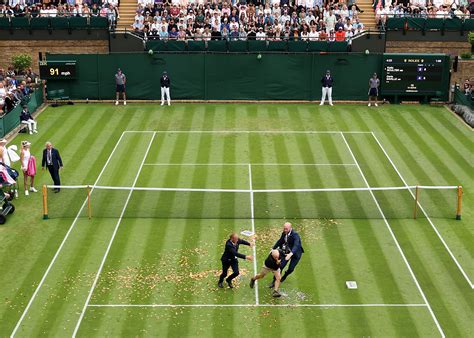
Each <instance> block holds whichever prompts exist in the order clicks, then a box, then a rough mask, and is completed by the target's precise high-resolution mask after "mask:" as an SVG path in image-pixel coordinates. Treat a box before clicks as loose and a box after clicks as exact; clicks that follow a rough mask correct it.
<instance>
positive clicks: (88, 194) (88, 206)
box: [87, 185, 92, 219]
mask: <svg viewBox="0 0 474 338" xmlns="http://www.w3.org/2000/svg"><path fill="white" fill-rule="evenodd" d="M87 215H88V216H89V219H91V218H92V208H91V187H90V186H89V185H88V186H87Z"/></svg>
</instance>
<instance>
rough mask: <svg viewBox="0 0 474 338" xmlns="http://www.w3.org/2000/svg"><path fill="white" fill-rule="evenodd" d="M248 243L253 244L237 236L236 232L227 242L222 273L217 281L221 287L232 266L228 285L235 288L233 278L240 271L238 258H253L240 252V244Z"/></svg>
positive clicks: (227, 280)
mask: <svg viewBox="0 0 474 338" xmlns="http://www.w3.org/2000/svg"><path fill="white" fill-rule="evenodd" d="M241 244H243V245H248V246H252V245H253V244H251V243H249V242H247V241H245V240H243V239H240V238H239V236H237V234H236V233H232V234H231V235H230V237H229V239H228V240H227V242H225V249H224V253H223V254H222V257H221V261H222V273H221V275H220V277H219V282H218V283H217V286H218V287H220V288H221V289H222V288H223V287H224V285H223V284H222V282H224V278H226V276H227V271H228V270H229V268H230V267H232V274H231V275H230V276H229V277H227V278H226V282H227V285H229V288H231V289H232V288H233V286H232V280H233V279H234V278H235V277H237V276H238V275H239V274H240V273H239V261H238V260H237V257H238V258H242V259H246V260H249V261H251V260H252V259H253V258H252V256H245V255H244V254H241V253H240V252H239V245H241Z"/></svg>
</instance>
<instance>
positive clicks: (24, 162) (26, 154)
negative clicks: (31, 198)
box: [20, 141, 38, 196]
mask: <svg viewBox="0 0 474 338" xmlns="http://www.w3.org/2000/svg"><path fill="white" fill-rule="evenodd" d="M30 146H31V143H30V142H28V141H22V142H21V152H20V163H21V171H23V183H24V187H25V195H26V196H28V195H29V192H30V191H31V192H38V190H36V189H35V187H34V183H35V175H36V164H34V165H32V163H31V161H33V162H34V156H31V153H30ZM33 167H34V170H33ZM28 177H29V178H30V185H29V189H28Z"/></svg>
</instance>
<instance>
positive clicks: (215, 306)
mask: <svg viewBox="0 0 474 338" xmlns="http://www.w3.org/2000/svg"><path fill="white" fill-rule="evenodd" d="M88 306H89V307H97V308H134V307H135V308H147V307H151V308H153V307H156V308H167V307H169V308H177V307H195V308H201V307H203V308H206V307H207V308H219V307H250V308H251V307H318V308H335V307H426V306H427V305H426V304H89V305H88Z"/></svg>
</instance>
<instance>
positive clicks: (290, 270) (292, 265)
mask: <svg viewBox="0 0 474 338" xmlns="http://www.w3.org/2000/svg"><path fill="white" fill-rule="evenodd" d="M300 259H301V256H292V257H291V258H290V265H289V266H288V269H287V270H286V271H285V274H284V275H283V277H281V282H282V283H283V282H284V281H285V279H286V278H287V277H288V276H289V275H290V274H291V273H293V271H295V268H296V266H297V265H298V263H299V261H300ZM287 264H288V261H287V260H286V259H282V260H281V264H280V271H281V272H283V269H284V268H285V266H286V265H287ZM273 280H275V277H274V278H273Z"/></svg>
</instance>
